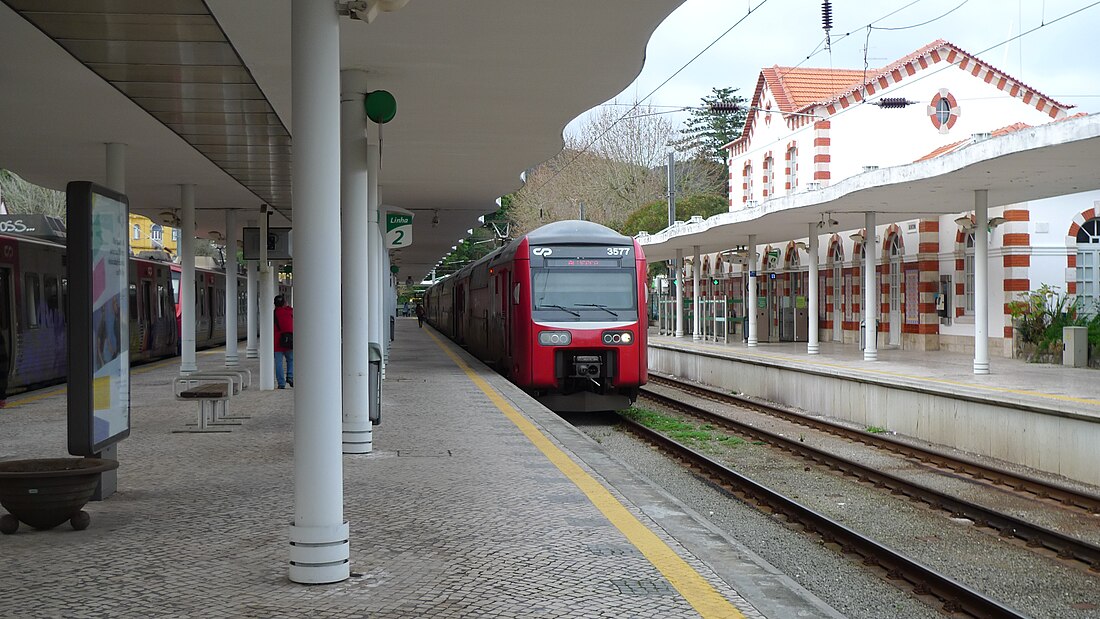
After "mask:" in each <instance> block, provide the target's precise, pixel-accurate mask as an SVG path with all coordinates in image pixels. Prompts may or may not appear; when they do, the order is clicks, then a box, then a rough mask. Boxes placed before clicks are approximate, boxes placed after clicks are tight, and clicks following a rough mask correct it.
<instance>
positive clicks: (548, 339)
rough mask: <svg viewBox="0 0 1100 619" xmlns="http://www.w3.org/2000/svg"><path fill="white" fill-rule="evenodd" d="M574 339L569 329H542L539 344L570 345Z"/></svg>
mask: <svg viewBox="0 0 1100 619" xmlns="http://www.w3.org/2000/svg"><path fill="white" fill-rule="evenodd" d="M572 341H573V336H572V335H571V334H570V333H569V332H568V331H540V332H539V345H541V346H568V345H569V344H570V343H571V342H572Z"/></svg>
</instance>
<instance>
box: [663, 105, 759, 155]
mask: <svg viewBox="0 0 1100 619" xmlns="http://www.w3.org/2000/svg"><path fill="white" fill-rule="evenodd" d="M738 90H739V89H738V88H729V87H727V88H711V93H712V94H711V95H710V96H707V97H703V99H702V102H703V104H702V105H701V106H700V107H698V108H694V109H692V110H691V116H690V117H689V118H688V119H687V121H685V123H684V124H685V125H686V127H685V128H684V129H683V130H682V131H681V132H680V136H681V137H680V139H679V140H677V141H676V142H675V143H674V145H675V147H676V150H677V151H678V152H681V153H691V154H698V155H699V156H702V157H705V158H706V159H709V160H711V161H715V162H717V163H720V164H723V165H725V162H726V152H725V151H723V150H722V149H721V148H722V146H723V145H725V144H729V143H730V142H732V141H733V140H736V139H737V138H738V137H740V136H741V128H742V127H743V126H744V124H745V118H746V117H747V116H748V108H749V104H748V101H747V100H746V99H745V98H744V97H741V96H738V95H737V94H735V93H736V92H737V91H738Z"/></svg>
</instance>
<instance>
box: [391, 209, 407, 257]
mask: <svg viewBox="0 0 1100 619" xmlns="http://www.w3.org/2000/svg"><path fill="white" fill-rule="evenodd" d="M412 241H413V216H412V214H411V213H395V212H392V211H387V212H386V248H387V249H394V248H398V247H408V246H409V245H412Z"/></svg>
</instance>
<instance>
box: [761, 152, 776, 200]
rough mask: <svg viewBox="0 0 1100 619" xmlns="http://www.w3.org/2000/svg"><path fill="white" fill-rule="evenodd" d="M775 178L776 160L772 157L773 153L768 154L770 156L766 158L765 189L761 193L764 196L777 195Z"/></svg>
mask: <svg viewBox="0 0 1100 619" xmlns="http://www.w3.org/2000/svg"><path fill="white" fill-rule="evenodd" d="M774 178H775V160H774V159H772V157H771V155H768V157H767V158H766V159H764V191H763V193H762V194H761V195H762V196H763V197H765V198H770V197H772V196H774V195H775V183H774V182H773V179H774Z"/></svg>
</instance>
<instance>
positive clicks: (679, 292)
mask: <svg viewBox="0 0 1100 619" xmlns="http://www.w3.org/2000/svg"><path fill="white" fill-rule="evenodd" d="M675 265H676V269H675V273H676V330H675V336H676V338H683V336H684V251H683V250H676V263H675Z"/></svg>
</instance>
